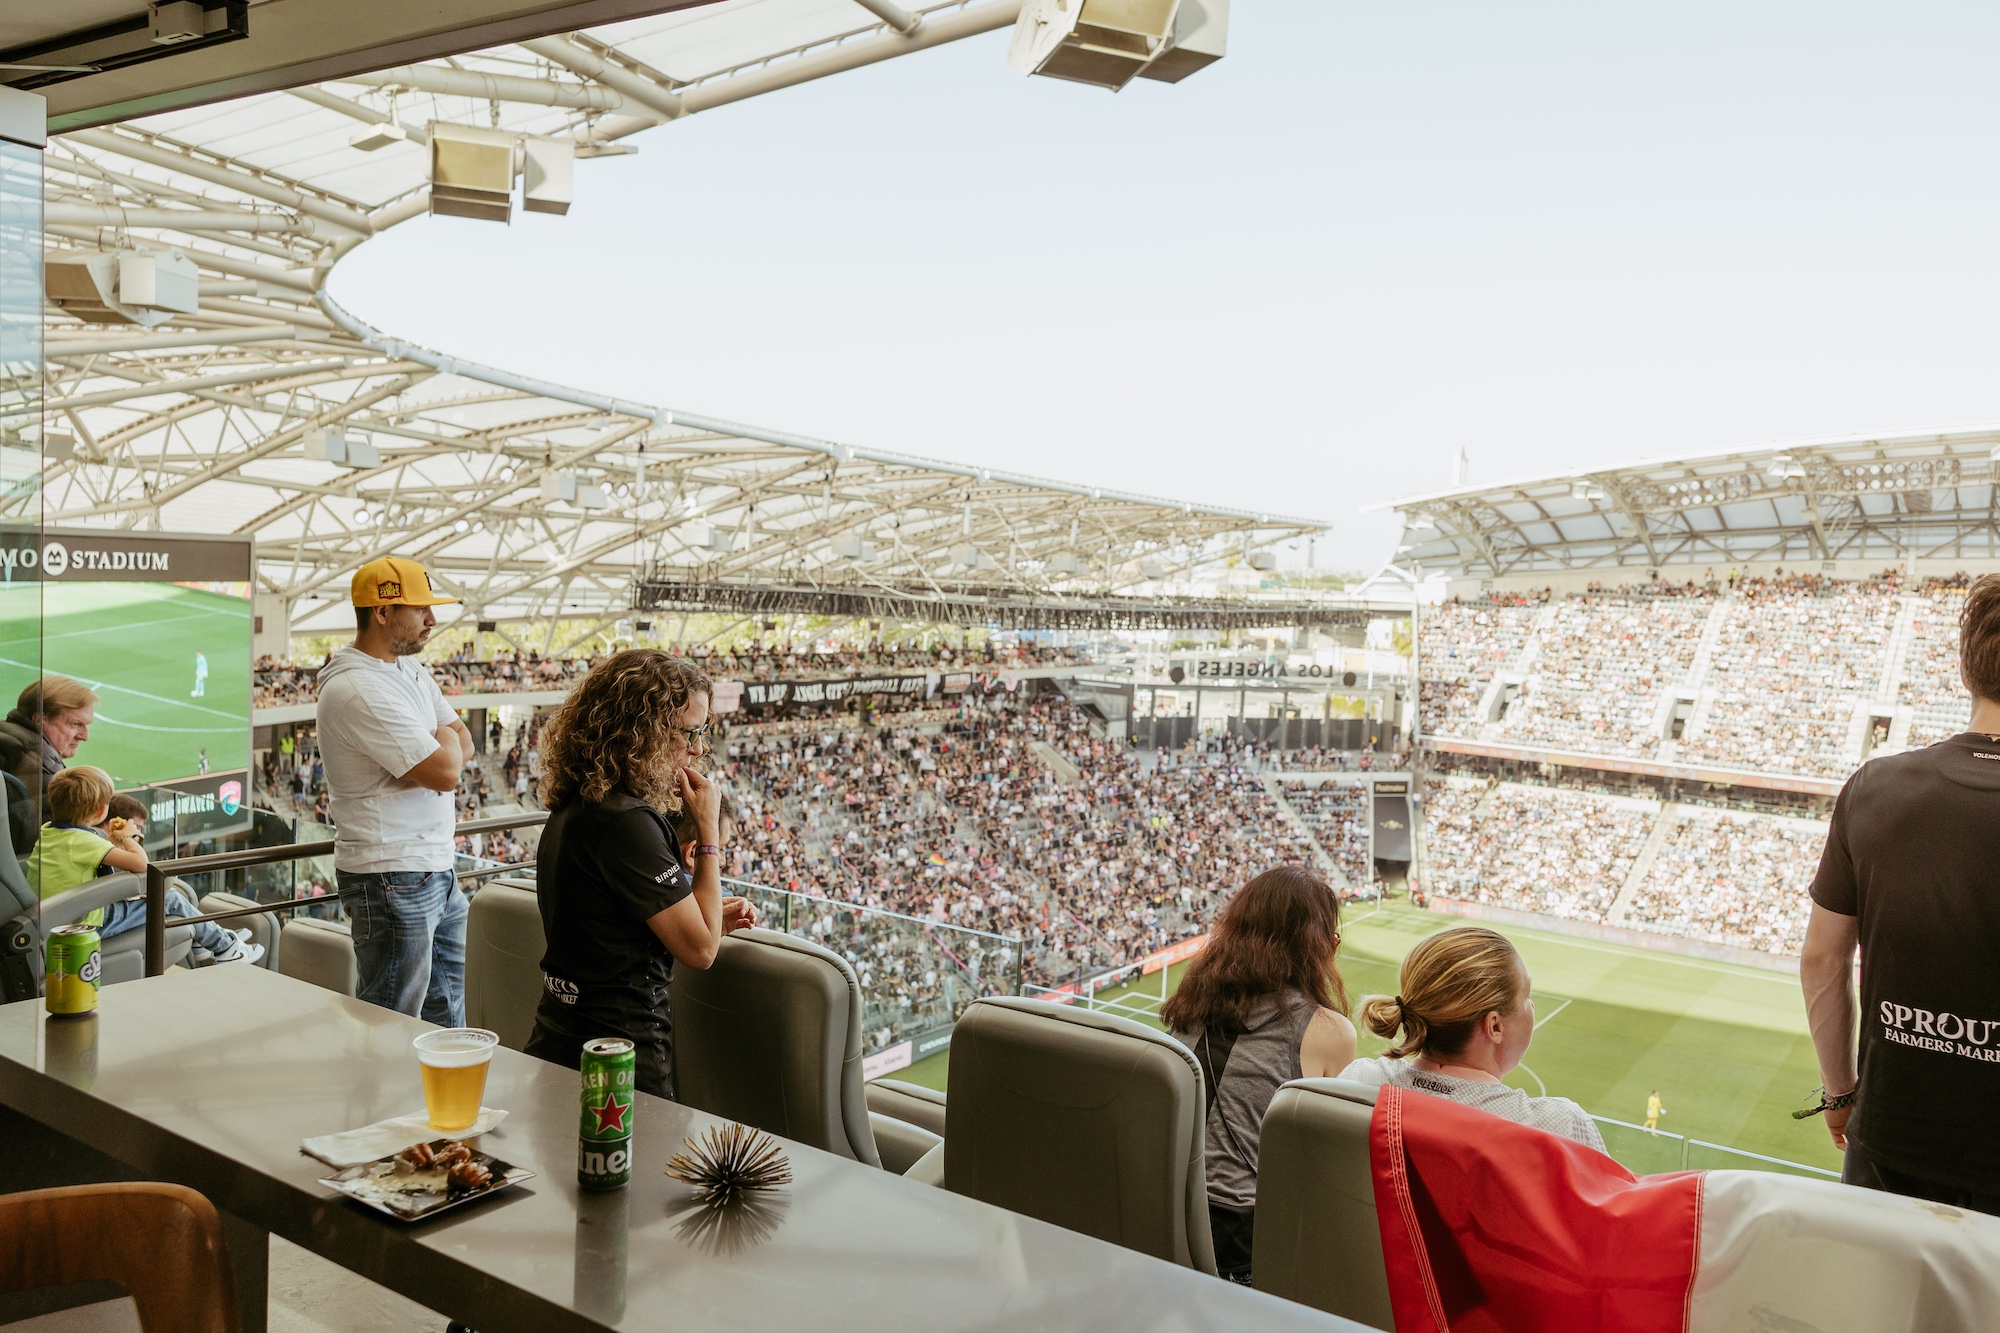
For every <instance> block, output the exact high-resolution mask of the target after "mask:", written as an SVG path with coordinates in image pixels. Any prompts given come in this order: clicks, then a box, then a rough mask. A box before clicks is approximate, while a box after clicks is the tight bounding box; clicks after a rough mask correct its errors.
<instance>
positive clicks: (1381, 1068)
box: [1340, 1056, 1604, 1152]
mask: <svg viewBox="0 0 2000 1333" xmlns="http://www.w3.org/2000/svg"><path fill="white" fill-rule="evenodd" d="M1340 1076H1341V1077H1342V1078H1346V1079H1352V1080H1354V1081H1355V1082H1356V1083H1369V1084H1373V1085H1374V1086H1376V1087H1378V1088H1379V1087H1382V1086H1384V1085H1386V1084H1392V1083H1393V1084H1394V1085H1395V1086H1397V1087H1399V1088H1413V1089H1415V1090H1416V1091H1418V1092H1427V1093H1429V1094H1430V1095H1431V1096H1433V1097H1444V1098H1446V1099H1448V1100H1450V1101H1454V1102H1458V1103H1460V1104H1461V1105H1464V1106H1476V1107H1478V1108H1479V1109H1480V1110H1482V1111H1491V1112H1492V1113H1493V1114H1494V1115H1497V1116H1501V1117H1503V1118H1505V1119H1508V1120H1512V1121H1513V1122H1514V1123H1515V1124H1517V1125H1530V1126H1532V1127H1534V1128H1535V1129H1544V1130H1547V1131H1548V1132H1549V1133H1551V1134H1560V1135H1562V1136H1563V1137H1564V1138H1566V1139H1575V1140H1576V1141H1577V1142H1578V1143H1581V1144H1582V1145H1584V1146H1585V1147H1586V1148H1595V1149H1597V1151H1599V1152H1603V1151H1604V1136H1603V1135H1602V1134H1600V1133H1598V1132H1597V1122H1596V1121H1595V1120H1592V1119H1591V1118H1590V1116H1589V1114H1588V1113H1586V1112H1585V1111H1584V1109H1583V1108H1582V1107H1581V1106H1578V1105H1577V1104H1576V1103H1575V1102H1573V1101H1571V1100H1570V1099H1569V1098H1567V1097H1530V1096H1529V1095H1528V1094H1527V1093H1525V1092H1522V1091H1521V1090H1520V1089H1519V1088H1510V1087H1508V1086H1507V1085H1506V1084H1505V1083H1487V1082H1484V1081H1482V1080H1479V1079H1470V1078H1453V1077H1452V1076H1451V1075H1450V1074H1440V1073H1438V1072H1437V1071H1435V1070H1431V1069H1419V1068H1417V1067H1416V1066H1415V1065H1413V1064H1411V1063H1409V1062H1408V1061H1407V1060H1391V1059H1389V1058H1388V1057H1387V1056H1382V1057H1380V1058H1377V1059H1374V1060H1356V1061H1355V1062H1354V1063H1352V1064H1350V1065H1349V1066H1347V1068H1345V1069H1343V1070H1341V1071H1340Z"/></svg>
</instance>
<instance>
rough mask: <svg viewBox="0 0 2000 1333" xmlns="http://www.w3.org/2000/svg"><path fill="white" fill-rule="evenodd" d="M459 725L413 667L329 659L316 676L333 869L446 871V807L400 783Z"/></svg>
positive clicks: (349, 655) (349, 657)
mask: <svg viewBox="0 0 2000 1333" xmlns="http://www.w3.org/2000/svg"><path fill="white" fill-rule="evenodd" d="M457 720H458V714H457V713H455V712H453V711H452V709H451V706H450V705H449V704H447V703H445V701H444V693H443V692H442V691H441V690H439V689H438V687H437V682H436V681H434V680H432V679H431V673H430V672H428V671H426V670H425V669H424V668H423V667H422V666H420V665H418V663H417V661H416V659H414V658H410V657H399V658H397V659H396V661H395V662H394V664H393V665H392V664H391V663H388V662H384V661H382V660H381V659H380V658H377V657H370V656H369V655H368V654H367V653H364V652H362V651H361V650H360V649H358V648H353V647H344V648H337V649H335V650H334V652H333V655H332V656H330V657H329V658H327V662H326V665H325V666H324V667H321V668H320V673H319V709H318V724H319V751H320V757H321V759H322V760H323V761H324V762H325V764H326V789H327V796H328V798H329V801H330V802H331V805H332V811H333V822H334V826H335V831H334V835H333V864H334V867H335V868H336V869H338V870H345V871H347V872H348V873H349V874H371V873H380V872H382V871H387V870H449V869H451V868H452V844H451V837H452V832H451V831H452V822H453V811H454V805H453V801H452V796H451V793H450V792H440V791H432V790H431V789H430V788H428V787H421V786H418V785H417V784H416V783H414V782H405V781H404V780H403V778H402V775H403V774H405V773H407V772H409V771H410V770H411V769H413V768H415V767H416V766H417V765H418V764H420V763H422V762H423V761H424V760H426V759H428V758H430V757H431V755H432V754H433V753H435V752H436V751H437V748H438V739H437V729H438V728H439V727H441V726H444V725H445V724H447V723H450V722H455V721H457Z"/></svg>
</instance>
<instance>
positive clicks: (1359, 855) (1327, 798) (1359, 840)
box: [1285, 781, 1376, 890]
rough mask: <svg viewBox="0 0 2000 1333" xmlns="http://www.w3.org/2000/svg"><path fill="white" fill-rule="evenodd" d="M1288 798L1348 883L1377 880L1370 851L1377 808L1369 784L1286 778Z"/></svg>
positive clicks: (1364, 883)
mask: <svg viewBox="0 0 2000 1333" xmlns="http://www.w3.org/2000/svg"><path fill="white" fill-rule="evenodd" d="M1285 799H1286V800H1288V801H1290V802H1291V804H1292V809H1293V810H1295V811H1297V812H1298V816H1299V818H1300V819H1301V820H1303V821H1305V826H1306V828H1307V829H1309V830H1310V831H1311V832H1312V835H1313V838H1314V839H1315V840H1316V841H1317V842H1318V843H1319V845H1320V847H1321V849H1322V850H1324V851H1325V852H1326V854H1327V855H1328V856H1331V857H1332V858H1333V861H1334V864H1335V865H1338V866H1339V867H1340V869H1341V873H1342V874H1344V875H1346V876H1347V882H1348V883H1349V884H1351V885H1353V886H1354V887H1355V888H1356V889H1362V890H1365V889H1367V888H1368V887H1369V886H1370V885H1372V884H1374V883H1375V882H1376V875H1375V862H1374V859H1373V857H1372V855H1371V851H1370V849H1371V848H1372V846H1373V845H1374V844H1373V838H1372V836H1371V824H1372V822H1373V818H1374V812H1373V811H1372V810H1371V808H1370V806H1371V805H1372V801H1371V799H1370V789H1369V788H1368V787H1366V786H1361V785H1358V784H1357V785H1352V786H1349V785H1346V784H1342V783H1334V782H1322V783H1319V784H1317V785H1309V784H1307V783H1304V782H1298V781H1287V782H1286V783H1285Z"/></svg>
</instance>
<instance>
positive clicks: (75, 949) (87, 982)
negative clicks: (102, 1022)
mask: <svg viewBox="0 0 2000 1333" xmlns="http://www.w3.org/2000/svg"><path fill="white" fill-rule="evenodd" d="M102 945H103V941H102V940H100V939H99V938H98V937H97V930H96V928H95V927H92V926H60V927H58V928H56V929H55V930H52V931H50V932H49V952H48V958H47V960H46V965H45V966H44V968H43V969H42V972H43V980H44V983H45V984H44V986H43V989H42V994H43V996H44V997H45V998H46V1000H47V1003H48V1006H49V1012H50V1013H52V1014H94V1013H96V1012H97V981H98V977H99V975H100V974H101V972H102V971H103V967H104V963H103V958H104V955H103V953H102V952H101V947H102Z"/></svg>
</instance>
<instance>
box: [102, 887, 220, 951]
mask: <svg viewBox="0 0 2000 1333" xmlns="http://www.w3.org/2000/svg"><path fill="white" fill-rule="evenodd" d="M200 915H202V911H201V909H200V908H199V907H196V906H195V905H194V900H193V899H192V898H190V897H188V896H187V895H186V894H185V893H182V892H181V891H180V890H179V889H168V890H167V917H168V919H169V920H171V919H173V918H174V917H177V916H200ZM145 924H146V900H145V899H144V898H127V899H126V900H125V901H123V902H118V903H112V904H111V905H110V906H109V907H106V908H105V909H104V924H103V925H101V926H99V927H98V928H97V935H98V938H99V939H106V940H108V939H110V938H111V937H112V936H113V935H123V934H124V933H125V932H126V931H128V930H137V929H138V928H139V927H141V926H143V925H145ZM190 929H192V930H193V931H194V942H195V943H196V944H199V945H200V946H201V947H202V948H204V949H206V950H208V951H209V952H210V953H225V952H227V951H228V950H230V949H233V948H235V947H236V937H235V936H234V935H232V934H230V933H229V932H228V931H226V930H224V929H223V928H222V927H221V926H218V925H216V924H215V923H214V922H213V921H204V922H202V923H201V924H200V925H198V926H193V927H190Z"/></svg>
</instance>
